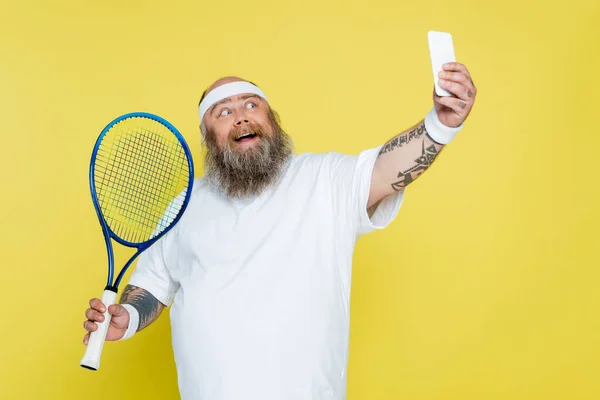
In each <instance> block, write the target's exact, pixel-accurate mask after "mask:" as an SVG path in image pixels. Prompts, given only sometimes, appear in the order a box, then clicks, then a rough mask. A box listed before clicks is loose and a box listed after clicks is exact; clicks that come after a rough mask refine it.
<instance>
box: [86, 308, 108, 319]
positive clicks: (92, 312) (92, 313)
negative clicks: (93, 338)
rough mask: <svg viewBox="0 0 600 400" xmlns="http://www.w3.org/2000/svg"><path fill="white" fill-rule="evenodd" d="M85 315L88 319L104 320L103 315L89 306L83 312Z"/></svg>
mask: <svg viewBox="0 0 600 400" xmlns="http://www.w3.org/2000/svg"><path fill="white" fill-rule="evenodd" d="M85 317H86V318H87V319H88V320H90V321H98V322H102V321H104V315H103V314H102V313H101V312H99V311H96V310H93V309H91V308H88V309H87V311H86V312H85Z"/></svg>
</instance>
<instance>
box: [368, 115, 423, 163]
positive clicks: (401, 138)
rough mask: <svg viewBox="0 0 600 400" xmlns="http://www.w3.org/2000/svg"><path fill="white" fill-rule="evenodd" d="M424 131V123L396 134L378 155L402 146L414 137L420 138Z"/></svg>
mask: <svg viewBox="0 0 600 400" xmlns="http://www.w3.org/2000/svg"><path fill="white" fill-rule="evenodd" d="M423 133H425V124H424V123H422V124H420V125H419V126H417V127H416V128H414V129H413V130H411V131H410V132H407V133H404V134H401V135H398V136H396V137H395V138H393V139H392V140H391V141H390V142H389V143H386V144H385V145H384V146H383V147H382V148H381V150H380V151H379V155H377V157H380V156H381V155H382V154H385V153H388V152H390V151H392V150H395V149H396V148H398V147H402V146H404V145H405V144H408V143H409V142H410V141H412V140H414V139H418V138H420V137H421V136H422V135H423Z"/></svg>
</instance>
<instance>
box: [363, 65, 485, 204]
mask: <svg viewBox="0 0 600 400" xmlns="http://www.w3.org/2000/svg"><path fill="white" fill-rule="evenodd" d="M439 77H440V79H439V83H440V85H441V87H442V88H444V89H446V90H447V91H448V92H450V93H451V94H452V95H453V96H448V97H445V96H444V97H440V96H438V95H437V94H436V93H435V90H434V91H433V103H434V109H435V113H434V114H435V115H436V116H437V117H436V118H438V121H439V123H440V124H441V125H443V126H446V127H449V128H456V127H459V126H460V125H461V124H462V123H463V122H464V121H465V119H466V118H467V116H468V115H469V113H470V112H471V109H472V108H473V104H474V102H475V95H476V93H477V88H476V87H475V84H474V83H473V80H472V78H471V75H470V73H469V71H468V70H467V68H466V67H465V65H463V64H460V63H456V62H451V63H448V64H445V65H444V66H443V71H441V72H440V74H439ZM432 112H433V111H432ZM431 115H432V114H429V117H431ZM431 121H432V119H431V118H429V119H428V122H429V123H428V124H427V126H429V127H430V128H431V129H435V128H436V125H435V124H433V125H431ZM430 133H431V135H432V136H433V137H439V135H437V134H436V132H427V128H426V126H425V120H422V121H421V122H419V123H418V124H417V125H415V126H414V127H412V128H411V129H409V130H407V131H405V132H402V133H401V134H399V135H398V136H396V137H394V138H392V139H391V140H389V141H388V142H387V143H386V144H385V145H383V147H382V148H381V151H380V152H379V155H378V156H377V160H376V161H375V167H374V168H373V175H372V178H371V189H370V192H369V201H368V203H367V210H368V211H369V214H371V212H372V210H373V209H374V207H375V206H376V205H377V203H379V201H381V200H382V199H383V198H384V197H385V196H387V195H389V194H392V193H394V192H395V191H400V190H404V188H405V187H406V186H407V185H408V184H410V183H411V182H413V181H414V180H415V179H417V178H418V177H419V176H421V175H422V174H423V172H425V171H426V170H427V169H428V168H429V167H431V164H433V161H434V160H435V159H436V157H437V156H438V155H439V154H440V152H441V151H442V149H443V148H444V145H443V144H440V143H438V142H435V141H434V140H433V139H432V138H431V136H430ZM444 143H447V142H444Z"/></svg>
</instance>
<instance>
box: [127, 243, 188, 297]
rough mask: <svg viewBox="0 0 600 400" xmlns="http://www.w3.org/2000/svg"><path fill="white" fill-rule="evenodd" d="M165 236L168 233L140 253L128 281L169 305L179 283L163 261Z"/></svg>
mask: <svg viewBox="0 0 600 400" xmlns="http://www.w3.org/2000/svg"><path fill="white" fill-rule="evenodd" d="M167 238H168V235H165V236H164V237H163V238H161V239H159V240H158V241H157V242H156V243H154V244H153V245H152V246H150V248H149V249H147V250H146V251H144V252H143V253H142V254H140V258H139V260H138V263H137V265H136V267H135V269H134V271H133V272H132V274H131V277H130V279H129V282H128V283H129V284H130V285H134V286H137V287H141V288H142V289H145V290H147V291H148V292H150V293H151V294H152V295H153V296H154V297H156V299H157V300H158V301H160V302H161V303H163V304H164V305H166V306H170V305H171V303H172V302H173V298H174V297H175V293H176V292H177V290H178V289H179V284H178V283H177V282H175V281H174V280H173V279H172V278H171V274H170V273H169V270H168V268H167V265H166V263H165V258H164V255H163V253H164V246H166V245H167V244H168V240H166V239H167Z"/></svg>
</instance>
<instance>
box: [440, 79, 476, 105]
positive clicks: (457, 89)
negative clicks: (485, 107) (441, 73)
mask: <svg viewBox="0 0 600 400" xmlns="http://www.w3.org/2000/svg"><path fill="white" fill-rule="evenodd" d="M438 84H439V85H440V87H441V88H442V89H445V90H447V91H449V92H450V93H452V94H454V95H456V97H458V98H460V99H462V100H465V101H470V100H471V99H473V96H474V94H473V91H472V90H471V89H468V88H467V87H466V86H465V85H463V84H462V83H458V82H452V81H448V80H446V79H441V78H440V79H439V80H438Z"/></svg>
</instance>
